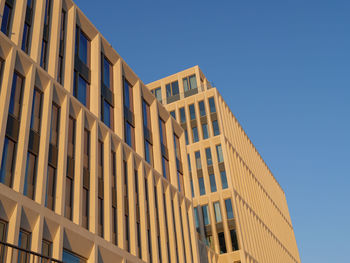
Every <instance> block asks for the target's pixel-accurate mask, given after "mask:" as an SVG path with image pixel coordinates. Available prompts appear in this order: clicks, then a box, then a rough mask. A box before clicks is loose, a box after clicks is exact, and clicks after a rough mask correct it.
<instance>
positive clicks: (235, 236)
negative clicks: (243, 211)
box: [230, 229, 239, 251]
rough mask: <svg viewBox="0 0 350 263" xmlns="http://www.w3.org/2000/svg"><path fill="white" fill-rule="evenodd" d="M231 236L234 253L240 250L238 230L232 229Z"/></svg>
mask: <svg viewBox="0 0 350 263" xmlns="http://www.w3.org/2000/svg"><path fill="white" fill-rule="evenodd" d="M230 235H231V242H232V250H233V251H236V250H239V247H238V241H237V234H236V230H235V229H231V230H230Z"/></svg>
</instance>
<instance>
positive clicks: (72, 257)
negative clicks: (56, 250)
mask: <svg viewBox="0 0 350 263" xmlns="http://www.w3.org/2000/svg"><path fill="white" fill-rule="evenodd" d="M62 261H63V262H65V263H86V262H87V261H86V260H85V259H83V258H82V257H80V256H78V255H76V254H74V253H72V252H70V251H68V250H65V249H63V256H62Z"/></svg>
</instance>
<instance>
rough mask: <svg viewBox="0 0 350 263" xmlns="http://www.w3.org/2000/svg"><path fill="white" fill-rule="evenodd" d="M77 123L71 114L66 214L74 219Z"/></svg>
mask: <svg viewBox="0 0 350 263" xmlns="http://www.w3.org/2000/svg"><path fill="white" fill-rule="evenodd" d="M75 125H76V121H75V119H74V118H73V117H71V116H69V121H68V151H67V155H68V158H67V159H68V162H67V176H66V200H65V205H66V209H65V216H66V217H67V218H68V219H72V216H73V196H74V195H73V193H74V167H75Z"/></svg>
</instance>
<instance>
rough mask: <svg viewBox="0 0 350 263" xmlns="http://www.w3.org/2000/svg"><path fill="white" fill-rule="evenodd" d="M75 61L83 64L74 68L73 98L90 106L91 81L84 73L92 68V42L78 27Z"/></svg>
mask: <svg viewBox="0 0 350 263" xmlns="http://www.w3.org/2000/svg"><path fill="white" fill-rule="evenodd" d="M75 59H76V60H78V62H79V63H77V64H82V65H81V66H80V67H74V87H73V96H74V97H76V98H77V99H78V100H79V101H80V102H81V103H82V104H83V105H84V106H86V107H87V108H89V105H90V81H89V80H88V78H89V76H87V75H86V73H82V72H83V71H84V70H82V68H84V67H85V68H86V69H87V70H89V68H90V40H89V39H88V38H87V36H86V35H85V34H84V32H83V31H82V30H80V28H79V27H78V26H77V27H76V38H75ZM85 71H86V70H85Z"/></svg>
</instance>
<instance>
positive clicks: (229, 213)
mask: <svg viewBox="0 0 350 263" xmlns="http://www.w3.org/2000/svg"><path fill="white" fill-rule="evenodd" d="M225 206H226V214H227V219H233V209H232V202H231V199H226V200H225Z"/></svg>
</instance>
